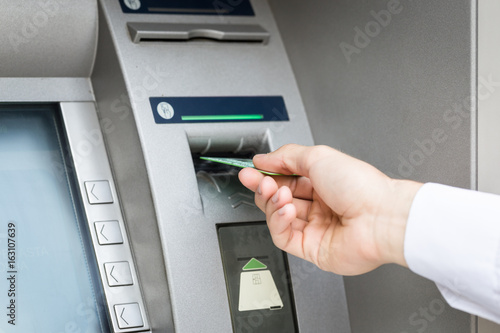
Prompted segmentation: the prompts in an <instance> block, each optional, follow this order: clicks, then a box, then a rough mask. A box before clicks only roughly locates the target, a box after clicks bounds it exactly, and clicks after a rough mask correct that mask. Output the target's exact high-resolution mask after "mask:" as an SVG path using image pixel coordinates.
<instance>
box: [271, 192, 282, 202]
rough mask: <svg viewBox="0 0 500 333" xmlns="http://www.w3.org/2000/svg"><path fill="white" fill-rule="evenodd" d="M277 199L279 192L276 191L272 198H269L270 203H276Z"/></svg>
mask: <svg viewBox="0 0 500 333" xmlns="http://www.w3.org/2000/svg"><path fill="white" fill-rule="evenodd" d="M279 198H280V191H279V190H278V191H276V193H275V194H274V195H273V197H272V198H271V201H272V202H273V203H277V202H278V200H279Z"/></svg>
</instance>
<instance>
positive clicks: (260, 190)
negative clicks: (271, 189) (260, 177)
mask: <svg viewBox="0 0 500 333" xmlns="http://www.w3.org/2000/svg"><path fill="white" fill-rule="evenodd" d="M257 193H258V194H262V189H261V188H260V184H259V187H257Z"/></svg>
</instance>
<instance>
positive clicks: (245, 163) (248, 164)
mask: <svg viewBox="0 0 500 333" xmlns="http://www.w3.org/2000/svg"><path fill="white" fill-rule="evenodd" d="M200 159H202V160H205V161H212V162H217V163H222V164H227V165H232V166H235V167H238V168H254V169H255V170H257V171H259V172H262V173H263V174H265V175H269V176H289V175H284V174H281V173H274V172H268V171H264V170H259V169H257V168H256V167H255V165H253V162H252V159H250V158H225V157H204V156H202V157H200ZM292 176H295V175H292Z"/></svg>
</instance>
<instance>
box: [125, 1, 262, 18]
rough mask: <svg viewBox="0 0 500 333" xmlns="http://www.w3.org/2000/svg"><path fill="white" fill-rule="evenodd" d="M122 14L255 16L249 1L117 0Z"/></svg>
mask: <svg viewBox="0 0 500 333" xmlns="http://www.w3.org/2000/svg"><path fill="white" fill-rule="evenodd" d="M119 1H120V5H121V7H122V11H123V12H124V13H127V14H130V13H136V14H181V15H224V16H225V15H234V16H255V13H254V11H253V8H252V5H251V4H250V1H249V0H119Z"/></svg>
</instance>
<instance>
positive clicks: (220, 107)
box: [149, 96, 289, 124]
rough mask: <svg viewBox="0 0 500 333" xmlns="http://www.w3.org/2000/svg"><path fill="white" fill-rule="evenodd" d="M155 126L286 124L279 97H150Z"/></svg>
mask: <svg viewBox="0 0 500 333" xmlns="http://www.w3.org/2000/svg"><path fill="white" fill-rule="evenodd" d="M149 101H150V103H151V109H152V111H153V116H154V119H155V122H156V123H157V124H178V123H221V122H248V121H288V120H289V117H288V112H287V110H286V106H285V101H284V100H283V97H281V96H252V97H248V96H245V97H151V98H150V99H149Z"/></svg>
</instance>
